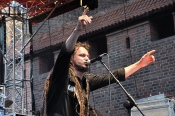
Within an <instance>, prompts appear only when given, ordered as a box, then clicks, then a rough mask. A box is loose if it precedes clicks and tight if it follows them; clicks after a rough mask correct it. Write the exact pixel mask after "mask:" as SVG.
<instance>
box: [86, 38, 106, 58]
mask: <svg viewBox="0 0 175 116" xmlns="http://www.w3.org/2000/svg"><path fill="white" fill-rule="evenodd" d="M89 44H90V46H91V49H90V55H91V58H94V57H97V56H98V55H100V54H103V53H107V40H106V37H105V36H103V37H100V38H98V39H92V40H89Z"/></svg>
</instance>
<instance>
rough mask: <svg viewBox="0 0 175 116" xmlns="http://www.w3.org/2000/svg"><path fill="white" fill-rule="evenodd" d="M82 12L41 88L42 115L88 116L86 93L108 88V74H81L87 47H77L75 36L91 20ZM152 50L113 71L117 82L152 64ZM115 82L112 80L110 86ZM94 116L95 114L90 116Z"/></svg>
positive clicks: (85, 45) (85, 59)
mask: <svg viewBox="0 0 175 116" xmlns="http://www.w3.org/2000/svg"><path fill="white" fill-rule="evenodd" d="M87 11H88V9H85V11H84V13H83V15H82V16H80V17H79V18H78V23H77V26H76V28H75V29H74V30H73V32H72V34H71V35H70V36H69V38H68V39H67V40H66V42H65V43H64V44H63V46H62V49H61V51H60V53H59V55H58V57H57V60H56V63H55V65H54V67H53V69H52V71H51V73H50V75H49V77H48V78H47V80H46V84H45V88H44V89H45V105H44V108H45V115H47V116H89V115H90V116H91V115H93V114H94V112H93V111H94V110H90V109H91V108H90V106H89V92H90V91H93V90H96V89H98V88H101V87H104V86H106V85H108V79H109V77H110V76H111V75H110V74H107V75H103V76H97V75H93V74H84V73H85V72H86V71H87V70H88V67H89V66H88V64H87V62H88V60H89V52H88V49H89V45H88V44H86V43H77V39H78V35H79V33H80V32H81V31H82V30H83V28H84V26H86V25H88V24H90V23H91V20H92V17H91V16H87V15H86V13H87ZM154 52H155V50H152V51H150V52H148V53H147V54H145V55H144V56H142V58H141V59H140V60H139V61H138V62H136V63H134V64H132V65H130V66H128V67H125V68H121V69H118V70H114V71H113V74H114V75H115V76H116V78H118V80H119V81H124V80H125V78H127V77H128V76H130V75H131V74H133V73H134V72H136V71H137V70H139V69H140V68H143V67H145V66H147V65H149V64H150V63H152V62H154V61H155V58H154V56H153V55H152V54H153V53H154ZM114 82H116V81H115V79H112V80H111V83H114ZM94 115H95V114H94Z"/></svg>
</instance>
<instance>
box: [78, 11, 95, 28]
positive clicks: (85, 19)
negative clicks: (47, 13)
mask: <svg viewBox="0 0 175 116" xmlns="http://www.w3.org/2000/svg"><path fill="white" fill-rule="evenodd" d="M88 11H89V9H88V8H86V9H84V12H83V14H82V15H81V16H80V17H79V18H78V24H77V26H76V28H75V29H77V30H82V29H84V28H85V26H86V25H87V24H90V23H91V21H92V18H93V17H92V16H87V15H86V14H87V12H88Z"/></svg>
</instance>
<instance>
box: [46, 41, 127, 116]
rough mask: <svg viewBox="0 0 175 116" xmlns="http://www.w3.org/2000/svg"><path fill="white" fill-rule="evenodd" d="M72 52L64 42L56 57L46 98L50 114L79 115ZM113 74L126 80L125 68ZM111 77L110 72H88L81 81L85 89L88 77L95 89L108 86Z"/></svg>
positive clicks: (121, 79)
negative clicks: (70, 68)
mask: <svg viewBox="0 0 175 116" xmlns="http://www.w3.org/2000/svg"><path fill="white" fill-rule="evenodd" d="M72 53H73V52H71V53H69V52H67V51H66V48H65V44H63V47H62V49H61V51H60V53H59V55H58V57H57V59H56V63H55V65H54V67H53V74H52V77H51V78H50V87H49V90H48V93H47V100H46V101H47V102H46V104H47V115H48V116H78V114H77V112H76V108H75V107H76V104H77V99H76V97H75V96H74V93H73V91H72V89H73V87H74V86H75V83H74V81H72V80H71V77H70V75H69V63H70V58H71V55H72ZM113 74H114V75H115V76H116V78H118V80H119V81H124V80H125V71H124V68H121V69H118V70H115V71H113ZM109 77H111V75H110V74H107V75H103V76H97V75H93V74H87V75H85V76H84V78H83V79H82V80H81V81H80V80H79V82H80V85H81V86H82V89H83V90H85V88H86V79H88V81H89V87H90V91H93V90H96V89H98V88H101V87H104V86H107V85H108V84H109ZM114 82H116V81H115V79H113V78H111V83H114Z"/></svg>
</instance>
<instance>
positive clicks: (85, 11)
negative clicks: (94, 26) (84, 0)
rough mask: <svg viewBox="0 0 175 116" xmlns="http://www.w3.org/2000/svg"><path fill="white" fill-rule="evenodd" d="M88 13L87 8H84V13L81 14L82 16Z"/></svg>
mask: <svg viewBox="0 0 175 116" xmlns="http://www.w3.org/2000/svg"><path fill="white" fill-rule="evenodd" d="M88 11H89V8H88V7H87V8H85V9H84V12H83V14H82V15H86V13H87V12H88Z"/></svg>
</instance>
